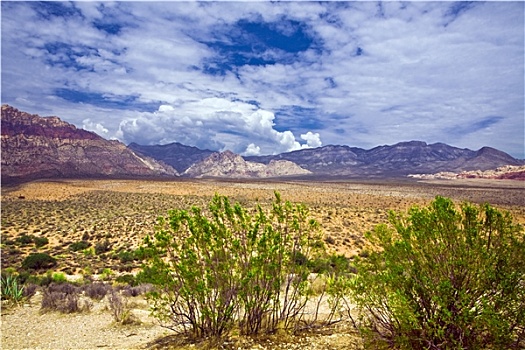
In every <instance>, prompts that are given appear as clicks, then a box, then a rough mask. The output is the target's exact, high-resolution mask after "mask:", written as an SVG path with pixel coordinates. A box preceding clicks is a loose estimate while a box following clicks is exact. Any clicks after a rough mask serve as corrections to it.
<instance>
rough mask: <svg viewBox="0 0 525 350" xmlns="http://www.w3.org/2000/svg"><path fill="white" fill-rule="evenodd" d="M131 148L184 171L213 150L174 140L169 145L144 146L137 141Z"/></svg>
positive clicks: (179, 170)
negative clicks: (186, 144)
mask: <svg viewBox="0 0 525 350" xmlns="http://www.w3.org/2000/svg"><path fill="white" fill-rule="evenodd" d="M128 147H129V148H130V149H132V150H133V151H135V152H136V153H138V154H142V155H144V156H147V157H151V158H154V159H156V160H160V161H163V162H164V163H166V164H168V165H170V166H172V167H173V168H175V169H176V170H177V171H178V172H179V173H183V172H185V171H186V169H188V168H189V167H190V166H192V165H193V164H195V163H198V162H200V161H202V160H204V159H206V158H207V157H208V156H209V155H210V154H212V153H213V151H210V150H201V149H199V148H197V147H192V146H185V145H183V144H181V143H178V142H174V143H170V144H167V145H154V146H142V145H138V144H136V143H130V144H129V145H128Z"/></svg>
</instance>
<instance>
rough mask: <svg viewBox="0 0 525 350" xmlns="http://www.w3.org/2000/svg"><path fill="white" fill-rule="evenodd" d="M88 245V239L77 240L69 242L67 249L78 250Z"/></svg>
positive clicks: (89, 244)
mask: <svg viewBox="0 0 525 350" xmlns="http://www.w3.org/2000/svg"><path fill="white" fill-rule="evenodd" d="M90 246H91V243H89V242H88V241H78V242H75V243H71V245H70V246H69V250H71V251H72V252H78V251H80V250H84V249H87V248H89V247H90Z"/></svg>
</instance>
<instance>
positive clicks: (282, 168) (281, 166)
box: [184, 151, 310, 178]
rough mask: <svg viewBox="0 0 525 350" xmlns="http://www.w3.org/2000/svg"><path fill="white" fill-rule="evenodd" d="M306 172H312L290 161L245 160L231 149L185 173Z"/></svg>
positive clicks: (251, 174)
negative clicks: (267, 162) (259, 161)
mask: <svg viewBox="0 0 525 350" xmlns="http://www.w3.org/2000/svg"><path fill="white" fill-rule="evenodd" d="M306 174H310V171H308V170H305V169H303V168H301V167H300V166H298V165H297V164H295V163H292V162H289V161H283V160H280V161H272V162H270V163H269V164H268V165H265V164H262V163H255V162H248V161H245V160H244V159H243V158H242V157H241V156H240V155H238V154H235V153H233V152H231V151H225V152H220V153H218V152H217V153H213V154H211V155H210V156H209V157H208V158H206V159H204V160H203V161H201V162H198V163H196V164H193V165H192V166H191V167H189V168H188V169H187V170H186V171H185V172H184V175H186V176H190V177H196V178H202V177H228V178H267V177H283V176H296V175H306Z"/></svg>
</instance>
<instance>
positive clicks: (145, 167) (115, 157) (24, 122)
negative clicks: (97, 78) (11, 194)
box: [1, 105, 177, 182]
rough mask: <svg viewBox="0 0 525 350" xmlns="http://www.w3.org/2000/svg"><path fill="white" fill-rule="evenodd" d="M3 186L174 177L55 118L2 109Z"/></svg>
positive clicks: (163, 167) (157, 165)
mask: <svg viewBox="0 0 525 350" xmlns="http://www.w3.org/2000/svg"><path fill="white" fill-rule="evenodd" d="M1 134H2V137H1V150H2V160H1V165H2V182H9V181H12V180H13V181H14V180H19V179H35V178H54V177H107V176H112V177H128V176H129V177H133V176H173V175H177V172H176V171H175V169H173V168H172V167H170V166H168V165H166V164H162V163H160V162H158V161H156V160H154V159H152V158H148V157H142V156H139V155H137V154H136V153H134V152H133V151H131V150H130V149H128V148H127V147H126V146H125V145H124V144H122V143H121V142H119V141H114V140H113V141H108V140H105V139H104V138H102V137H100V136H98V135H97V134H95V133H93V132H90V131H86V130H83V129H77V128H76V127H75V126H74V125H72V124H69V123H67V122H64V121H62V120H61V119H60V118H57V117H46V118H43V117H40V116H38V115H31V114H29V113H25V112H21V111H19V110H17V109H16V108H13V107H11V106H8V105H3V106H2V130H1Z"/></svg>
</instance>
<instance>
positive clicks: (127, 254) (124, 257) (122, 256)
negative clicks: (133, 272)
mask: <svg viewBox="0 0 525 350" xmlns="http://www.w3.org/2000/svg"><path fill="white" fill-rule="evenodd" d="M118 258H119V260H120V262H121V263H123V264H125V263H129V262H132V261H134V260H135V254H134V252H132V251H129V250H123V251H120V252H119V253H118Z"/></svg>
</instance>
